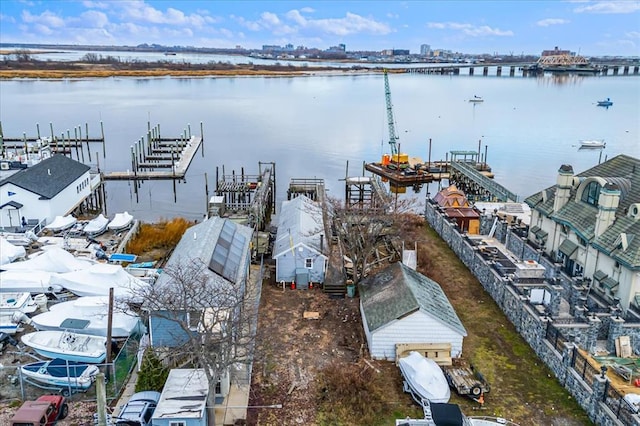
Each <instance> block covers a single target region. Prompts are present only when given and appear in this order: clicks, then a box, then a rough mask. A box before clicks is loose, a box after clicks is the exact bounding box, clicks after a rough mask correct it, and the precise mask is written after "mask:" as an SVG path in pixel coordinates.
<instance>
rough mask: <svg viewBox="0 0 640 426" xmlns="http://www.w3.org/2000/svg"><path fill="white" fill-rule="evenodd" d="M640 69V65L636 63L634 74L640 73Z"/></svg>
mask: <svg viewBox="0 0 640 426" xmlns="http://www.w3.org/2000/svg"><path fill="white" fill-rule="evenodd" d="M639 71H640V67H639V66H638V65H636V66H635V67H633V75H638V72H639Z"/></svg>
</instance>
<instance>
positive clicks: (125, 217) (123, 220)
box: [107, 212, 133, 231]
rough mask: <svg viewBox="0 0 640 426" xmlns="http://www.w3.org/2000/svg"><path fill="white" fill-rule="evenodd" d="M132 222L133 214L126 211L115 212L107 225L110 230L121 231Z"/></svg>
mask: <svg viewBox="0 0 640 426" xmlns="http://www.w3.org/2000/svg"><path fill="white" fill-rule="evenodd" d="M132 223H133V216H131V215H130V214H129V213H128V212H123V213H116V215H115V216H114V217H113V219H112V220H111V222H109V224H108V225H107V228H109V230H110V231H121V230H123V229H126V228H128V227H129V226H131V224H132Z"/></svg>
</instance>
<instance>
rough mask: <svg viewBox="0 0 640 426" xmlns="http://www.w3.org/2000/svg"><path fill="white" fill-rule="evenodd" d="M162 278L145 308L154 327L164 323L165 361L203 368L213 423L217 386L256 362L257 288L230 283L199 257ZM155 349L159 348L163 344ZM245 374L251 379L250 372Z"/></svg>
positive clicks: (146, 296)
mask: <svg viewBox="0 0 640 426" xmlns="http://www.w3.org/2000/svg"><path fill="white" fill-rule="evenodd" d="M247 272H248V271H247ZM163 274H167V276H168V277H169V279H168V280H167V279H165V280H164V282H163V283H162V285H155V286H150V287H147V288H145V290H144V291H143V292H144V294H142V295H140V296H142V297H143V298H144V303H143V309H144V310H145V311H147V312H148V313H149V317H150V325H151V327H154V321H155V322H156V324H155V325H159V324H160V323H162V325H161V326H159V327H158V329H156V330H155V332H156V336H155V337H158V340H161V341H160V342H159V343H160V346H164V347H165V348H166V351H165V358H164V359H165V361H170V362H171V363H172V364H173V365H181V366H186V365H189V366H192V367H194V368H202V369H203V370H204V373H205V375H206V377H207V379H208V382H209V397H210V403H209V404H208V406H209V410H208V411H209V417H210V418H211V419H213V417H214V410H213V403H212V402H213V398H214V397H215V394H216V386H217V384H218V382H219V381H220V380H224V379H225V378H226V377H227V375H228V374H230V371H232V370H233V371H234V372H238V371H242V370H243V368H242V367H243V366H246V365H249V364H250V363H251V359H252V353H253V345H254V341H255V332H256V325H257V302H256V298H257V297H258V295H257V294H256V293H257V290H256V288H255V286H254V285H252V284H251V283H250V282H249V281H250V280H249V279H248V276H247V279H245V280H244V281H243V282H240V283H238V282H236V283H231V282H229V281H227V280H225V279H223V278H222V277H220V276H219V275H216V274H215V273H213V272H212V271H211V270H209V268H208V267H207V265H205V264H204V262H202V261H201V260H200V259H197V258H196V259H193V260H191V261H187V262H186V263H182V264H177V265H174V266H172V267H169V268H168V269H165V270H164V271H163ZM247 275H248V274H247ZM240 281H242V280H240ZM160 333H162V334H163V335H164V338H160V337H159V335H160ZM155 337H154V340H155ZM154 346H155V349H156V350H158V349H159V348H158V347H157V346H158V343H156V342H154ZM156 353H157V352H156ZM244 371H247V376H245V380H247V379H246V377H248V374H249V373H248V371H250V370H247V369H245V370H244ZM238 374H239V373H238ZM230 380H233V377H232V378H231V379H230Z"/></svg>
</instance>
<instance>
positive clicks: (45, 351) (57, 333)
mask: <svg viewBox="0 0 640 426" xmlns="http://www.w3.org/2000/svg"><path fill="white" fill-rule="evenodd" d="M21 340H22V343H24V344H25V345H27V346H29V347H30V348H32V349H33V350H34V351H36V352H37V353H38V354H40V355H41V356H43V357H45V358H51V359H55V358H62V359H64V360H67V361H75V362H82V363H87V364H99V363H101V362H103V361H104V359H105V358H106V356H107V350H106V342H107V338H106V337H104V336H92V335H90V334H79V333H72V332H69V331H63V330H46V331H35V332H33V333H27V334H24V335H23V336H22V337H21Z"/></svg>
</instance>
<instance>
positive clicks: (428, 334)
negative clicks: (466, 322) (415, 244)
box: [358, 262, 467, 360]
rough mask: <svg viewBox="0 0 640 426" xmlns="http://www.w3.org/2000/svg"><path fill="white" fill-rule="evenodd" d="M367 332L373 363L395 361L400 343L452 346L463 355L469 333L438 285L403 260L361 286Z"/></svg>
mask: <svg viewBox="0 0 640 426" xmlns="http://www.w3.org/2000/svg"><path fill="white" fill-rule="evenodd" d="M358 291H359V293H360V313H361V315H362V324H363V327H364V333H365V335H366V337H367V344H368V345H369V353H370V354H371V358H373V359H383V360H395V357H396V345H398V344H403V343H408V344H414V345H415V346H416V347H419V346H420V345H423V346H425V347H427V346H431V345H433V344H445V345H449V344H450V345H451V353H450V355H449V356H451V357H458V356H460V355H461V353H462V341H463V339H464V337H465V336H466V335H467V331H466V330H465V328H464V326H463V325H462V322H461V321H460V319H459V318H458V315H457V314H456V312H455V310H454V309H453V306H451V303H450V302H449V299H447V296H446V295H445V294H444V291H442V288H441V287H440V285H438V283H436V282H435V281H433V280H431V279H429V278H427V277H426V276H424V275H422V274H420V273H419V272H416V271H414V270H413V269H411V268H409V267H408V266H405V265H403V264H402V263H401V262H396V263H394V264H392V265H389V266H388V267H386V268H385V269H383V270H382V271H380V272H378V273H376V274H374V275H370V276H368V277H367V278H365V279H364V280H362V281H361V282H360V283H359V284H358Z"/></svg>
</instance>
